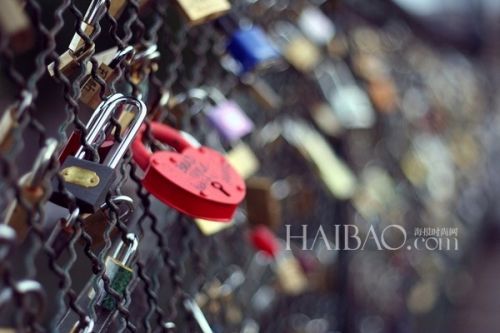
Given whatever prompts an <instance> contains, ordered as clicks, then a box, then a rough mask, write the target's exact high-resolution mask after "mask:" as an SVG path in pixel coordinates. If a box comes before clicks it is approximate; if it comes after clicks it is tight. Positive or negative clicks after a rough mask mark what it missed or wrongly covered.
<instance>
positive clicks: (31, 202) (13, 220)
mask: <svg viewBox="0 0 500 333" xmlns="http://www.w3.org/2000/svg"><path fill="white" fill-rule="evenodd" d="M56 149H57V141H56V140H55V139H47V140H46V142H45V146H44V147H43V148H42V150H41V151H40V153H39V154H38V156H37V158H36V160H35V163H34V164H33V168H32V170H31V172H29V173H27V174H26V175H24V176H23V177H21V179H20V180H19V187H20V196H21V199H22V200H23V203H20V202H18V201H17V200H16V201H14V202H12V203H11V204H10V205H9V207H8V208H7V214H6V217H5V222H6V223H7V224H8V225H10V226H11V227H13V228H14V229H15V230H16V234H17V241H18V242H19V243H21V242H22V241H24V239H25V238H26V235H27V233H28V230H29V226H30V220H31V221H32V220H33V219H34V218H35V215H36V210H35V207H36V206H37V205H38V206H40V205H42V204H43V202H44V201H45V200H47V198H48V197H49V196H50V192H49V191H48V190H47V186H46V185H45V183H46V182H48V181H49V180H50V178H51V171H52V172H54V171H55V169H56V168H57V161H56V159H55V152H56Z"/></svg>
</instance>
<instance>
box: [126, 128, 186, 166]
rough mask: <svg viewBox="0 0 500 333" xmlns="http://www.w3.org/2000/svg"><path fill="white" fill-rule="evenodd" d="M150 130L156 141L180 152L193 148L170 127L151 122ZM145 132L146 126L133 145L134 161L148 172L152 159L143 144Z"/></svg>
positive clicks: (140, 131)
mask: <svg viewBox="0 0 500 333" xmlns="http://www.w3.org/2000/svg"><path fill="white" fill-rule="evenodd" d="M150 130H151V135H152V136H153V137H154V138H155V139H156V140H158V141H160V142H162V143H165V144H167V145H169V146H171V147H172V148H174V149H175V150H177V151H178V152H182V151H183V150H184V149H186V148H188V147H191V144H190V143H189V142H188V141H187V140H186V139H184V137H183V136H182V135H181V133H180V132H179V131H177V130H175V129H173V128H172V127H170V126H167V125H165V124H162V123H159V122H151V124H150ZM145 131H146V125H142V128H141V129H140V130H139V133H138V134H137V136H136V137H135V140H134V142H133V143H132V152H133V155H134V161H135V162H136V163H137V164H138V165H139V167H140V168H141V169H142V170H146V169H147V168H148V165H149V158H150V157H151V151H150V150H149V149H148V148H147V147H146V145H145V144H144V142H143V138H144V133H145Z"/></svg>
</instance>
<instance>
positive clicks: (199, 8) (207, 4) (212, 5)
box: [177, 0, 231, 25]
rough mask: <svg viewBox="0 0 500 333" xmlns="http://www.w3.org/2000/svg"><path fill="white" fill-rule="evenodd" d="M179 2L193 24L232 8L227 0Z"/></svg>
mask: <svg viewBox="0 0 500 333" xmlns="http://www.w3.org/2000/svg"><path fill="white" fill-rule="evenodd" d="M177 4H178V5H179V7H180V9H181V10H182V13H183V14H184V16H185V17H186V18H187V20H188V21H189V24H191V25H196V24H200V23H205V22H207V21H210V20H213V19H215V18H217V17H219V16H221V15H223V14H224V13H226V12H227V11H228V10H229V9H231V4H230V3H229V1H227V0H177Z"/></svg>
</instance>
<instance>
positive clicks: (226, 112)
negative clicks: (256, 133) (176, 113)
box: [171, 87, 254, 143]
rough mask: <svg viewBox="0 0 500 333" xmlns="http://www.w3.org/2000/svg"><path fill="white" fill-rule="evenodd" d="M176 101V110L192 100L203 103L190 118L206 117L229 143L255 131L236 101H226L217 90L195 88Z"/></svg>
mask: <svg viewBox="0 0 500 333" xmlns="http://www.w3.org/2000/svg"><path fill="white" fill-rule="evenodd" d="M174 100H175V105H171V107H172V108H174V109H175V108H177V107H178V106H179V105H180V104H181V103H187V102H188V101H190V100H193V101H201V103H202V105H201V107H199V108H195V110H194V111H195V112H192V111H190V112H189V113H190V114H189V116H193V115H196V114H200V113H201V114H203V115H205V116H206V118H207V119H208V120H209V122H210V123H211V124H212V126H213V127H214V128H215V129H216V130H217V132H218V134H219V135H220V136H222V138H224V139H225V140H226V141H227V142H229V143H235V142H236V141H238V140H239V139H241V138H243V137H244V136H246V135H248V134H249V133H250V132H251V131H252V130H253V127H254V124H253V122H252V120H251V119H250V118H249V117H248V116H247V115H246V114H245V112H244V111H243V110H242V109H241V107H240V106H239V105H238V104H237V103H236V102H235V101H232V100H228V99H226V97H225V96H224V94H222V92H221V91H220V90H218V89H217V88H214V87H201V88H193V89H190V90H189V91H188V92H187V93H185V94H180V95H177V96H175V97H174ZM192 113H194V114H192Z"/></svg>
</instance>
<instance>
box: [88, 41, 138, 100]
mask: <svg viewBox="0 0 500 333" xmlns="http://www.w3.org/2000/svg"><path fill="white" fill-rule="evenodd" d="M108 52H109V51H104V54H106V53H108ZM133 55H134V47H132V46H128V47H126V48H124V49H123V50H121V51H118V52H116V54H115V56H114V57H113V58H112V59H111V60H110V61H109V62H105V61H102V62H101V63H100V64H99V68H98V69H97V75H98V76H99V77H100V78H101V79H102V80H103V81H104V82H105V83H106V84H108V83H109V82H111V81H113V80H115V79H116V77H117V76H118V68H119V67H120V66H121V65H122V64H124V63H125V64H126V63H127V62H130V60H131V59H132V57H133ZM95 58H96V59H99V58H100V57H99V55H98V54H96V55H95ZM81 91H82V92H81V96H80V101H81V102H82V103H83V104H85V105H87V106H88V107H90V108H92V109H95V108H97V106H98V105H99V104H100V103H101V102H102V99H101V95H102V96H107V95H108V94H109V92H110V91H109V89H107V90H106V91H104V92H102V93H101V86H100V85H99V83H98V82H97V81H96V80H95V79H94V78H93V77H92V76H91V75H89V76H88V77H87V79H86V80H85V81H84V83H83V84H82V89H81Z"/></svg>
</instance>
